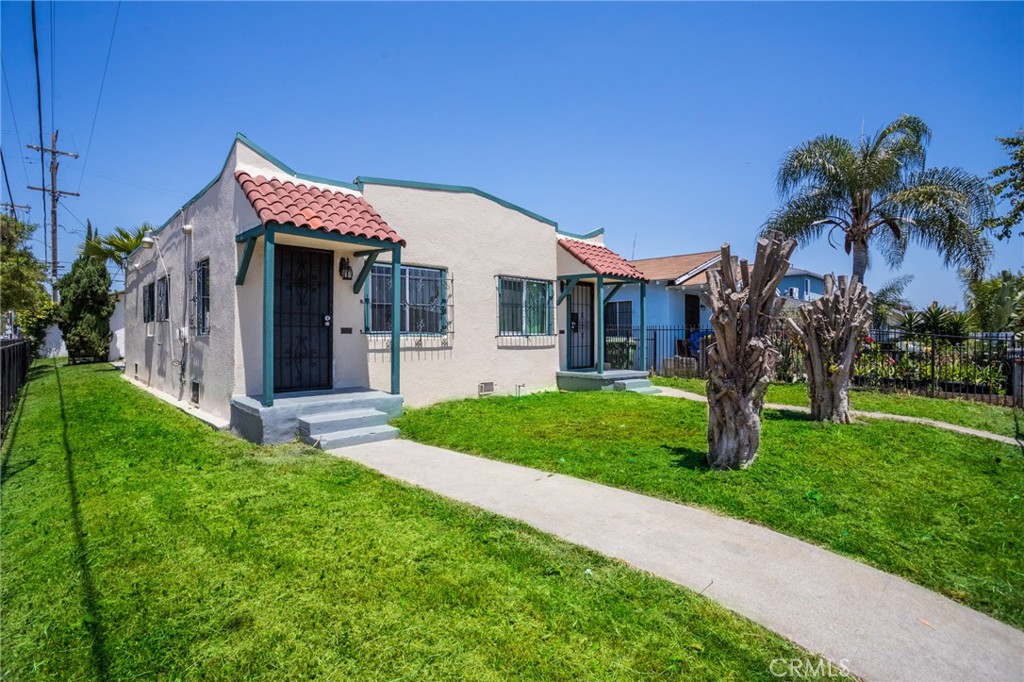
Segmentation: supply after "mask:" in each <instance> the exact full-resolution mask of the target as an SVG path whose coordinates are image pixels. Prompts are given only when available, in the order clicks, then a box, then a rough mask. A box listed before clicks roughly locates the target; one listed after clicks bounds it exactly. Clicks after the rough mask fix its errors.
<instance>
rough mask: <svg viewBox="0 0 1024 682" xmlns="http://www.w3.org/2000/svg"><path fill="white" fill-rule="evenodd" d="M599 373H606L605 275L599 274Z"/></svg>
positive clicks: (597, 301) (597, 302)
mask: <svg viewBox="0 0 1024 682" xmlns="http://www.w3.org/2000/svg"><path fill="white" fill-rule="evenodd" d="M596 294H597V300H596V301H595V304H596V305H597V373H598V374H604V277H602V276H601V275H598V276H597V292H596Z"/></svg>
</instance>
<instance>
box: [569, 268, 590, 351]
mask: <svg viewBox="0 0 1024 682" xmlns="http://www.w3.org/2000/svg"><path fill="white" fill-rule="evenodd" d="M569 327H570V329H569V333H570V335H571V336H570V338H569V369H584V368H590V367H593V366H594V285H593V284H590V283H587V282H577V283H576V286H574V287H573V289H572V291H571V292H570V293H569Z"/></svg>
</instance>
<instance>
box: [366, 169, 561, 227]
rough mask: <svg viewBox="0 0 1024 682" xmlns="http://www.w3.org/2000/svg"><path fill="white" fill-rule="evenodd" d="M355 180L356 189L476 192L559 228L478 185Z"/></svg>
mask: <svg viewBox="0 0 1024 682" xmlns="http://www.w3.org/2000/svg"><path fill="white" fill-rule="evenodd" d="M355 182H356V185H357V187H356V189H359V190H362V188H363V186H364V185H386V186H390V187H408V188H410V189H427V190H433V191H435V192H457V193H463V194H475V195H477V196H478V197H482V198H484V199H487V200H488V201H493V202H494V203H496V204H498V205H499V206H504V207H505V208H508V209H511V210H513V211H518V212H519V213H522V214H523V215H525V216H527V217H528V218H533V219H534V220H538V221H540V222H542V223H547V224H548V225H550V226H552V227H554V228H555V229H556V230H557V229H558V223H557V222H556V221H554V220H552V219H551V218H545V217H544V216H542V215H540V214H539V213H534V212H533V211H531V210H529V209H525V208H523V207H522V206H517V205H516V204H513V203H512V202H511V201H505V200H504V199H502V198H501V197H496V196H494V195H493V194H491V193H489V192H484V191H483V190H479V189H477V188H476V187H469V186H466V185H442V184H438V183H434V182H419V181H416V180H396V179H394V178H374V177H369V176H362V175H360V176H359V177H357V178H356V180H355Z"/></svg>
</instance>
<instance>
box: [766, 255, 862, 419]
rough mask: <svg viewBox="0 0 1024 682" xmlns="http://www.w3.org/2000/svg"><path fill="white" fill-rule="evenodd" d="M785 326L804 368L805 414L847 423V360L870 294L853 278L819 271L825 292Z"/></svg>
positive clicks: (849, 368)
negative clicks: (807, 394) (798, 348)
mask: <svg viewBox="0 0 1024 682" xmlns="http://www.w3.org/2000/svg"><path fill="white" fill-rule="evenodd" d="M786 322H787V328H788V329H789V331H790V333H791V334H792V335H793V336H794V337H795V338H796V339H797V342H798V343H800V344H801V345H802V346H803V347H804V369H805V370H806V372H807V388H808V391H809V392H810V398H811V416H812V417H813V418H814V419H816V420H818V421H830V422H834V423H836V424H849V423H850V379H851V378H852V377H853V362H854V359H855V358H854V356H855V355H856V353H857V350H858V349H859V348H860V345H861V342H862V341H863V339H864V334H865V333H866V332H867V330H868V326H869V325H870V324H871V295H870V294H869V293H868V290H867V288H866V287H865V286H864V285H863V284H861V283H860V282H859V281H858V280H857V278H856V277H854V278H853V279H852V280H851V281H850V282H849V284H847V280H846V277H845V276H840V277H839V282H838V286H836V279H835V276H834V275H825V295H824V296H822V297H821V298H819V299H817V300H816V301H814V302H813V303H811V304H810V305H807V306H804V307H803V308H801V309H800V310H799V313H798V318H797V319H795V320H794V319H788V320H786Z"/></svg>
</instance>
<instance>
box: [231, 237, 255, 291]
mask: <svg viewBox="0 0 1024 682" xmlns="http://www.w3.org/2000/svg"><path fill="white" fill-rule="evenodd" d="M255 250H256V237H249V239H247V240H246V242H245V252H244V253H243V254H242V262H241V263H239V264H238V274H236V275H235V285H236V286H242V285H243V284H245V273H247V272H249V261H251V260H252V252H253V251H255Z"/></svg>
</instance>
